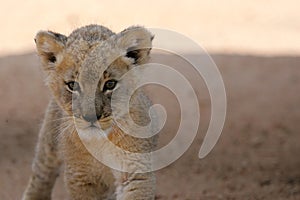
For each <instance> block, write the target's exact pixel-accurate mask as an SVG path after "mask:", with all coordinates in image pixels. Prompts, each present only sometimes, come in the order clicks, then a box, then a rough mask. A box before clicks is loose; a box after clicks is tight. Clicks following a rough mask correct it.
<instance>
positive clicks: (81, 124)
mask: <svg viewBox="0 0 300 200" xmlns="http://www.w3.org/2000/svg"><path fill="white" fill-rule="evenodd" d="M74 122H75V124H76V127H77V128H79V129H82V130H88V129H99V130H103V131H106V130H108V129H109V128H111V126H112V124H113V120H112V117H105V118H101V119H99V120H97V121H95V122H88V121H86V120H83V119H80V118H77V119H76V118H75V121H74Z"/></svg>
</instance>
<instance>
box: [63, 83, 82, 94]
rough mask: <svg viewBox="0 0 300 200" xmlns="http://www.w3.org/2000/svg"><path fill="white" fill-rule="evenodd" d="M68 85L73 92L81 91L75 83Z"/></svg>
mask: <svg viewBox="0 0 300 200" xmlns="http://www.w3.org/2000/svg"><path fill="white" fill-rule="evenodd" d="M66 85H67V87H68V89H69V90H70V91H71V92H76V91H79V90H80V86H79V83H77V82H75V81H70V82H67V83H66Z"/></svg>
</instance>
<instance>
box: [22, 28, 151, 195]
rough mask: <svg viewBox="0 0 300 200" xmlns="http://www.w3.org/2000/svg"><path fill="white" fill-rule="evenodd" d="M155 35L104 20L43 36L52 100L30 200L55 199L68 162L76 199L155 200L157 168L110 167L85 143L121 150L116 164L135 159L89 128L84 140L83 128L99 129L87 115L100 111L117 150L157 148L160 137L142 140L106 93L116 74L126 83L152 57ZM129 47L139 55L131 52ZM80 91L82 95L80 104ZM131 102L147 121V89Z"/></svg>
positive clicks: (41, 50)
mask: <svg viewBox="0 0 300 200" xmlns="http://www.w3.org/2000/svg"><path fill="white" fill-rule="evenodd" d="M152 38H153V36H152V35H151V34H150V33H149V32H148V31H147V30H146V29H144V28H142V27H130V28H128V29H126V30H124V31H122V32H121V33H118V34H115V33H113V32H112V31H110V30H109V29H107V28H105V27H103V26H98V25H89V26H85V27H81V28H79V29H76V30H75V31H73V32H72V33H71V34H70V36H68V37H66V36H64V35H61V34H57V33H54V32H51V31H41V32H39V33H38V34H37V36H36V38H35V41H36V45H37V51H38V54H39V55H40V58H41V61H42V65H43V69H44V71H45V74H46V84H47V85H48V86H49V89H50V91H51V94H52V99H51V101H50V103H49V106H48V109H47V112H46V115H45V120H44V123H43V126H42V128H41V131H40V134H39V139H38V144H37V148H36V154H35V158H34V162H33V165H32V170H33V174H32V176H31V178H30V181H29V184H28V186H27V189H26V191H25V192H24V194H23V200H37V199H40V200H47V199H51V191H52V188H53V185H54V183H55V179H56V177H57V176H58V175H59V174H60V168H61V165H63V166H64V173H63V175H64V179H65V184H66V188H67V190H68V193H69V195H70V198H71V199H78V200H83V199H84V200H89V199H95V200H96V199H119V200H121V199H122V200H129V199H130V200H134V199H154V194H155V177H154V173H153V172H148V173H134V172H132V173H126V172H121V171H117V170H113V169H111V168H109V167H107V166H105V165H104V164H102V163H101V162H99V161H98V160H97V159H96V158H95V157H94V156H93V155H91V153H90V152H89V151H88V150H87V149H86V146H85V145H89V146H90V148H91V149H94V150H95V151H97V152H98V153H99V156H102V157H106V156H112V155H113V156H115V157H114V158H119V159H117V160H116V162H123V163H122V164H125V165H130V164H132V163H130V161H129V160H126V159H124V157H122V155H118V153H117V151H116V150H115V149H114V148H108V147H107V146H108V145H107V140H105V139H103V137H102V136H101V137H94V136H93V135H92V134H91V131H83V133H84V137H83V138H80V137H79V134H78V130H90V129H92V128H86V127H89V125H91V124H92V123H93V122H92V121H89V120H86V119H88V118H84V117H87V116H93V115H92V114H94V115H95V116H97V117H99V119H97V120H96V122H99V124H100V127H98V129H99V130H102V131H103V133H107V138H108V139H109V140H110V141H111V142H113V143H114V144H115V145H116V146H117V147H120V148H122V149H124V150H127V151H131V152H138V153H143V152H150V151H151V150H153V148H154V146H155V137H152V138H147V139H139V138H135V137H132V136H130V135H128V134H126V133H124V132H123V131H122V130H121V129H120V128H119V127H118V126H117V125H116V123H115V121H114V119H113V117H112V113H111V107H110V106H111V105H110V96H109V95H111V91H109V90H107V91H104V87H105V86H104V85H105V83H106V81H108V80H110V79H114V80H118V84H122V80H121V77H122V75H123V74H124V73H126V72H127V71H128V70H130V69H131V68H132V67H136V66H137V65H139V64H143V63H145V62H146V61H147V60H148V55H149V51H150V49H151V40H152ZM129 51H133V53H132V54H129V53H128V52H129ZM136 78H138V76H137V77H132V80H133V81H132V84H134V82H135V81H134V80H135V79H136ZM70 81H77V82H78V83H79V84H80V92H76V91H73V92H72V91H70V88H68V86H67V84H68V83H69V82H70ZM95 91H96V92H95ZM72 95H73V97H74V96H75V99H73V101H72ZM120 98H122V97H120ZM131 101H132V105H134V106H132V109H131V110H130V115H131V117H132V118H133V119H134V120H135V121H136V122H137V123H138V124H141V125H147V124H148V123H149V120H150V119H149V116H148V114H147V112H148V109H149V106H150V105H151V104H150V101H149V100H148V98H147V97H146V96H145V95H144V93H143V92H138V93H135V94H134V96H133V97H132V100H131ZM120 115H123V113H122V112H120ZM124 115H125V114H124ZM127 115H128V114H127ZM89 119H91V120H92V119H93V118H89ZM75 123H76V126H75ZM125 123H126V122H125ZM93 130H94V129H93ZM118 156H119V157H118ZM140 165H145V166H146V167H149V166H150V165H151V163H150V160H149V159H148V158H145V162H144V161H141V163H140Z"/></svg>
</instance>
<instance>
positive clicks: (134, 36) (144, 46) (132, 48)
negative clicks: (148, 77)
mask: <svg viewBox="0 0 300 200" xmlns="http://www.w3.org/2000/svg"><path fill="white" fill-rule="evenodd" d="M153 38H154V36H153V35H152V34H151V33H150V32H149V31H148V30H147V29H145V28H143V27H141V26H132V27H129V28H127V29H125V30H123V31H122V32H120V33H119V34H117V44H118V46H119V47H121V48H122V49H124V50H125V51H126V55H125V56H126V57H128V58H131V59H133V63H134V64H143V63H145V62H146V61H147V60H148V58H149V53H150V51H151V48H152V40H153Z"/></svg>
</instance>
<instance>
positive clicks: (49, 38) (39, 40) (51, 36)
mask: <svg viewBox="0 0 300 200" xmlns="http://www.w3.org/2000/svg"><path fill="white" fill-rule="evenodd" d="M34 41H35V43H36V48H37V51H38V54H39V56H40V57H41V59H42V62H43V64H44V65H46V66H47V68H49V67H51V66H54V64H55V63H56V62H57V60H58V58H59V55H60V54H61V53H62V52H63V50H64V48H65V44H66V42H67V37H66V36H64V35H62V34H59V33H54V32H52V31H40V32H38V33H37V35H36V36H35V39H34ZM46 66H45V67H46Z"/></svg>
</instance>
